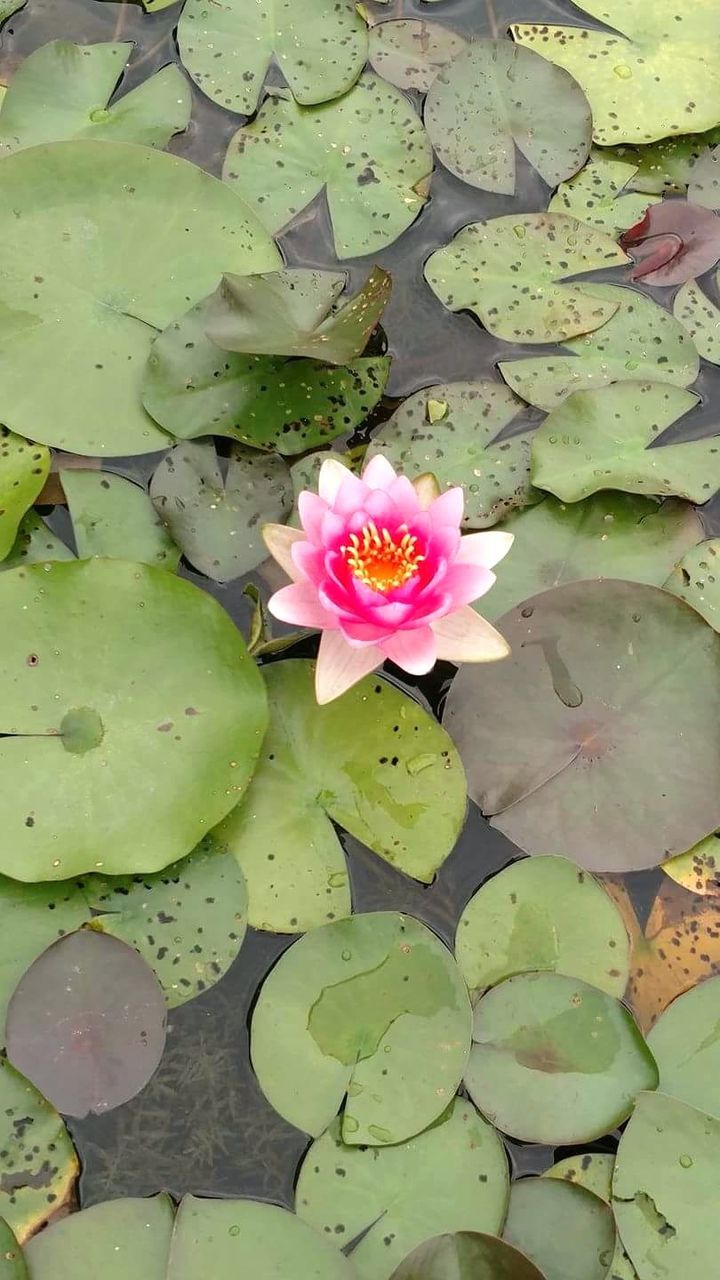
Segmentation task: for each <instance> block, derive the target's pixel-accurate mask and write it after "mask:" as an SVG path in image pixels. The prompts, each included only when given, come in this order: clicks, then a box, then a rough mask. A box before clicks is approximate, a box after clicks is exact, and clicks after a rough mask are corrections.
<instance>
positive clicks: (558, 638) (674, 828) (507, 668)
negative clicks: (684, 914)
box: [444, 580, 720, 871]
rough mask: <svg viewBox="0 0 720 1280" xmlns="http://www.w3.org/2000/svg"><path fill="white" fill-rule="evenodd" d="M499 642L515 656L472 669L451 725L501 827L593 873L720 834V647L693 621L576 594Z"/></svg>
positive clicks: (675, 605) (656, 603)
mask: <svg viewBox="0 0 720 1280" xmlns="http://www.w3.org/2000/svg"><path fill="white" fill-rule="evenodd" d="M500 630H501V631H502V634H503V635H504V636H505V638H506V639H507V641H508V643H509V644H510V646H511V648H512V656H511V657H510V658H508V659H506V661H505V662H503V663H501V664H499V665H497V666H496V667H495V669H494V670H493V671H492V673H490V672H489V670H488V668H487V667H483V666H482V664H478V665H475V666H472V667H471V666H466V667H462V668H461V669H460V671H459V672H458V675H457V676H456V677H455V680H454V681H453V684H452V687H451V689H450V694H449V697H448V701H447V706H446V710H445V717H444V723H445V726H446V728H447V729H448V731H449V732H450V734H451V736H452V738H453V739H454V741H455V743H456V744H457V746H458V747H459V750H460V754H461V756H462V757H463V761H464V763H465V767H466V770H467V774H468V787H469V791H470V795H471V797H472V798H473V799H474V800H475V801H476V803H477V804H479V806H480V808H481V809H482V810H483V812H484V813H486V814H489V815H494V817H493V826H495V827H497V828H498V829H499V830H500V831H503V832H504V833H505V835H507V836H509V838H510V839H511V840H513V841H514V843H515V844H517V845H519V846H520V848H522V849H525V850H527V851H528V852H532V853H547V852H548V851H552V852H554V853H555V852H556V853H558V854H561V855H563V856H564V857H567V858H570V859H572V860H573V861H574V862H577V863H579V864H580V865H581V866H585V867H588V868H589V869H590V870H593V871H628V870H640V869H642V868H645V867H652V866H656V865H657V864H658V863H660V862H663V861H664V860H665V859H666V858H668V857H671V856H672V855H673V854H675V853H684V852H685V851H686V850H687V849H688V848H689V847H690V846H691V845H693V844H695V843H696V842H697V841H698V840H701V839H703V837H704V836H706V835H708V834H709V832H711V831H716V830H717V829H718V828H719V827H720V795H719V794H718V789H717V786H716V780H717V777H718V776H719V775H720V742H719V741H718V736H717V732H716V729H717V720H718V698H720V644H719V643H718V639H717V636H716V635H715V633H714V631H712V630H711V629H710V627H708V626H707V625H706V623H705V622H703V620H702V618H700V617H699V616H698V615H697V614H696V613H694V612H693V610H692V609H688V607H687V605H685V604H683V603H682V601H679V600H677V599H676V598H675V597H674V596H672V595H669V594H668V593H667V592H665V591H660V590H658V588H656V587H649V586H643V585H641V584H639V583H634V582H619V581H617V580H610V581H603V582H575V583H570V584H568V585H567V586H564V587H558V588H556V590H554V591H546V592H544V593H543V594H542V595H538V596H533V597H532V598H531V599H530V600H528V601H526V602H525V603H524V604H522V605H521V606H520V607H519V608H517V609H514V610H513V611H512V612H511V613H508V614H506V615H505V617H504V618H503V619H502V622H501V624H500ZM650 689H651V690H652V698H649V697H648V690H650ZM638 814H642V821H638Z"/></svg>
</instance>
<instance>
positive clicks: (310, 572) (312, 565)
mask: <svg viewBox="0 0 720 1280" xmlns="http://www.w3.org/2000/svg"><path fill="white" fill-rule="evenodd" d="M291 554H292V559H293V564H294V565H295V574H294V577H295V578H296V579H299V578H303V577H304V578H309V580H310V581H311V582H314V583H315V586H316V587H317V586H319V585H320V583H321V582H323V581H324V579H325V556H324V555H323V553H322V551H321V550H320V548H319V547H314V546H313V545H312V543H311V542H296V543H295V544H294V546H293V548H292V552H291Z"/></svg>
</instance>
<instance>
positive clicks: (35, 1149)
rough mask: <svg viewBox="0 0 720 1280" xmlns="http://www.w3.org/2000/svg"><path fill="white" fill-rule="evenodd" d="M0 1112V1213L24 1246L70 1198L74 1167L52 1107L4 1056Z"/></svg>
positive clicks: (72, 1154)
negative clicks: (0, 1120) (0, 1116)
mask: <svg viewBox="0 0 720 1280" xmlns="http://www.w3.org/2000/svg"><path fill="white" fill-rule="evenodd" d="M0 1108H1V1112H2V1117H3V1119H2V1124H0V1143H1V1144H2V1145H1V1150H0V1215H1V1216H2V1218H3V1219H4V1221H5V1223H6V1224H7V1225H8V1226H9V1227H10V1228H11V1229H12V1231H13V1232H14V1234H15V1236H16V1237H17V1239H18V1240H19V1241H20V1242H21V1243H24V1241H25V1240H27V1239H28V1238H29V1237H30V1236H31V1235H33V1234H34V1233H35V1232H36V1231H38V1230H39V1229H40V1227H42V1226H43V1225H44V1223H45V1222H47V1220H48V1218H52V1217H53V1216H54V1215H55V1214H56V1213H57V1212H58V1211H59V1210H62V1209H63V1208H64V1207H65V1206H66V1205H67V1204H68V1202H69V1201H70V1200H71V1198H72V1195H73V1190H74V1187H75V1183H76V1181H77V1178H78V1176H79V1174H80V1163H79V1161H78V1158H77V1156H76V1154H75V1149H74V1147H73V1144H72V1142H71V1141H70V1135H69V1134H68V1131H67V1129H66V1128H65V1125H64V1124H63V1122H62V1120H61V1119H60V1116H59V1115H58V1113H57V1111H56V1110H55V1108H54V1106H53V1105H52V1103H51V1102H48V1101H47V1099H46V1098H44V1097H43V1096H42V1094H40V1093H38V1091H37V1089H35V1088H34V1087H33V1085H32V1084H31V1083H30V1081H29V1080H26V1079H25V1077H24V1076H22V1075H20V1072H19V1071H16V1070H15V1068H14V1067H12V1066H11V1065H10V1063H9V1062H8V1061H7V1060H6V1059H5V1058H0ZM0 1275H2V1269H1V1267H0ZM20 1275H22V1272H21V1273H20ZM3 1280H5V1278H4V1276H3ZM9 1280H14V1277H13V1275H12V1272H10V1276H9Z"/></svg>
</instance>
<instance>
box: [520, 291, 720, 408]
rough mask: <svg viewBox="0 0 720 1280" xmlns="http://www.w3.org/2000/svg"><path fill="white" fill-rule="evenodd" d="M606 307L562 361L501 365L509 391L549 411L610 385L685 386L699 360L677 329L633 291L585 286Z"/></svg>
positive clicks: (566, 345)
mask: <svg viewBox="0 0 720 1280" xmlns="http://www.w3.org/2000/svg"><path fill="white" fill-rule="evenodd" d="M586 288H587V290H588V293H589V294H591V295H594V296H595V297H597V298H600V299H601V300H602V301H603V302H606V303H608V304H610V303H617V310H616V311H615V314H614V315H613V317H612V318H611V319H610V320H608V322H607V324H605V325H603V326H602V328H601V329H596V330H595V332H594V333H590V334H586V336H585V337H584V338H572V339H571V340H570V341H569V342H565V343H563V347H564V349H565V351H567V352H568V353H569V354H568V355H567V356H560V357H558V356H555V355H546V356H542V357H541V358H537V357H532V358H530V359H524V360H503V361H501V362H500V364H499V366H498V367H499V369H500V372H501V374H502V376H503V378H504V379H505V381H506V382H507V384H508V386H510V387H511V388H512V390H513V391H515V392H517V394H518V395H519V396H522V398H523V400H528V401H529V402H530V404H534V405H537V407H538V408H540V409H548V410H552V409H554V408H556V406H557V405H558V404H560V403H562V401H563V400H564V399H565V398H566V396H568V395H570V394H571V392H573V391H580V390H583V389H585V388H591V389H592V388H597V387H603V386H606V385H607V384H608V383H611V382H628V381H643V380H647V381H651V380H653V381H655V382H670V383H672V385H673V386H676V387H688V386H689V385H690V383H691V382H694V381H695V379H696V378H697V376H698V372H699V369H700V361H699V359H698V354H697V352H696V350H695V347H694V346H693V342H692V339H691V338H689V337H688V334H687V332H686V330H685V329H684V328H683V326H682V324H680V322H679V321H678V320H676V319H675V318H674V317H673V316H671V315H670V314H669V312H667V311H666V310H665V308H664V307H660V306H658V305H657V303H656V302H653V300H652V298H646V297H644V296H643V294H641V293H636V292H635V290H634V289H623V288H619V287H618V286H617V285H611V284H605V285H593V286H592V287H590V286H586Z"/></svg>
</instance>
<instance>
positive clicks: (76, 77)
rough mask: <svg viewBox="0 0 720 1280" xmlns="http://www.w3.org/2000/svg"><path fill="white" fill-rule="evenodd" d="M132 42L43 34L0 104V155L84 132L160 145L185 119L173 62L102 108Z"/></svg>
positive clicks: (182, 88)
mask: <svg viewBox="0 0 720 1280" xmlns="http://www.w3.org/2000/svg"><path fill="white" fill-rule="evenodd" d="M132 50H133V45H132V44H130V43H127V44H122V43H118V42H111V43H107V44H72V43H71V42H70V41H69V40H51V41H50V42H49V43H48V44H44V45H41V47H40V48H39V49H36V50H35V51H34V52H33V53H31V54H30V55H29V56H28V57H27V58H26V59H25V61H24V62H22V63H21V64H20V66H19V67H18V69H17V71H16V72H15V74H14V75H13V78H12V81H11V83H10V87H9V89H8V91H7V93H6V94H5V97H4V98H3V101H2V108H0V155H7V154H8V153H10V152H12V151H19V150H20V149H21V148H23V147H36V146H39V145H40V144H41V143H45V142H62V141H64V140H67V139H71V138H88V139H94V140H96V141H99V140H101V139H102V140H103V141H108V142H138V143H140V144H141V145H142V146H146V147H165V146H167V144H168V142H169V141H170V138H171V137H172V136H173V134H175V133H180V132H181V131H182V130H183V129H186V128H187V126H188V123H189V121H190V108H191V105H192V104H191V95H190V91H189V88H188V84H187V81H186V80H185V77H184V76H183V74H182V72H181V71H180V69H179V68H178V67H176V66H175V65H174V64H172V63H171V64H170V65H169V66H167V67H163V68H162V69H161V70H160V71H156V72H155V74H154V75H152V76H150V78H149V79H147V80H144V81H143V82H142V84H140V85H138V86H137V88H136V89H131V90H130V92H129V93H126V94H124V95H123V96H122V97H121V98H119V99H117V101H115V102H113V104H112V106H107V104H108V102H109V101H110V98H111V97H112V95H113V92H114V90H115V88H116V85H117V83H118V80H119V79H120V77H121V76H122V74H123V71H124V70H125V65H126V63H127V60H128V58H129V56H130V54H131V53H132Z"/></svg>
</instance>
